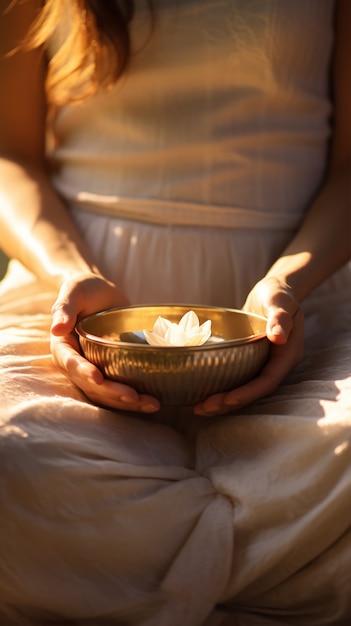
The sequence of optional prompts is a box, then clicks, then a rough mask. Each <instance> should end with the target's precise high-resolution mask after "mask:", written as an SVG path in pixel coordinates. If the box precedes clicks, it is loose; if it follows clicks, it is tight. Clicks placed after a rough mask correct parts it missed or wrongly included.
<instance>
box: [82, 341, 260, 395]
mask: <svg viewBox="0 0 351 626" xmlns="http://www.w3.org/2000/svg"><path fill="white" fill-rule="evenodd" d="M80 342H81V346H82V350H83V352H84V354H85V356H86V358H87V359H88V360H89V361H91V362H92V363H94V364H95V365H97V366H98V367H99V368H100V369H101V371H103V372H104V374H105V375H106V376H107V377H108V378H111V379H113V380H118V381H120V382H123V383H125V384H128V385H130V386H132V387H134V388H135V389H137V390H138V391H139V392H141V393H148V394H150V395H153V396H155V397H157V398H158V399H159V400H160V401H161V403H162V404H164V405H173V406H177V405H178V406H180V405H184V406H185V405H193V404H195V403H197V402H201V401H202V400H204V399H205V398H207V397H208V396H210V395H212V394H214V393H219V392H221V391H229V390H231V389H234V388H235V387H238V386H239V385H242V384H243V383H245V382H246V381H248V380H250V379H251V378H253V377H255V376H256V375H257V374H258V372H259V371H260V370H261V368H262V366H263V364H264V363H265V361H266V359H267V356H268V351H269V342H268V340H267V339H266V338H261V339H258V340H256V341H252V342H249V343H245V344H243V345H237V346H235V348H232V347H228V348H224V347H223V348H220V349H218V348H217V347H216V348H214V349H213V350H204V351H197V352H195V353H191V352H186V351H181V352H176V351H172V350H171V351H169V350H164V351H163V350H161V351H158V352H150V351H145V350H144V351H143V352H141V351H138V350H137V349H135V350H130V349H128V350H127V349H124V348H122V347H119V348H118V349H116V348H115V347H111V346H106V345H103V344H96V343H95V342H91V341H90V340H89V339H86V338H84V337H80Z"/></svg>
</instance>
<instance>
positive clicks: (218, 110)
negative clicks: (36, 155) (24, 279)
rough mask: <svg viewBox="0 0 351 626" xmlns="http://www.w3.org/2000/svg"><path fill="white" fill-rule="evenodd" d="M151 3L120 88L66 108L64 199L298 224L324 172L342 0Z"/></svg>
mask: <svg viewBox="0 0 351 626" xmlns="http://www.w3.org/2000/svg"><path fill="white" fill-rule="evenodd" d="M154 7H155V22H154V24H153V27H152V31H151V32H150V16H149V11H148V8H147V5H146V2H145V0H137V1H136V15H135V17H134V19H133V21H132V24H131V37H132V45H133V54H132V60H131V65H130V67H129V69H128V70H127V72H126V73H125V75H124V76H123V77H122V78H121V80H120V81H119V82H118V84H117V85H116V87H115V88H114V89H113V90H112V91H109V92H105V91H101V92H99V93H98V94H97V95H96V96H94V97H92V98H91V99H90V100H88V101H87V102H85V103H83V104H80V105H72V106H65V107H62V108H61V109H60V110H59V111H58V114H57V116H56V118H55V121H54V135H55V148H54V150H53V151H52V153H51V155H50V160H51V165H52V172H53V182H54V185H55V186H56V188H57V190H58V191H59V192H60V193H61V194H62V196H63V197H64V198H65V199H66V201H67V202H68V204H69V205H71V206H76V205H78V206H80V207H83V208H86V209H87V210H90V211H96V212H98V213H104V214H107V215H108V214H110V215H114V216H119V217H126V218H131V219H137V220H142V221H146V222H150V223H153V222H156V223H160V224H162V223H165V224H182V225H187V224H191V225H201V226H223V227H234V228H251V229H257V228H258V229H273V230H274V229H286V230H290V229H294V228H296V227H297V225H298V223H299V221H300V219H301V217H302V215H303V213H304V211H305V209H306V207H307V206H308V204H309V202H310V201H311V199H312V198H313V196H314V195H315V193H316V191H317V189H318V187H319V186H320V184H321V181H322V179H323V174H324V171H325V167H326V160H327V154H328V140H329V136H330V116H331V102H330V96H329V74H330V61H331V55H332V50H333V17H334V2H333V0H285V1H284V2H281V0H201V1H199V0H156V1H154ZM53 49H54V43H53V44H52V48H51V52H53Z"/></svg>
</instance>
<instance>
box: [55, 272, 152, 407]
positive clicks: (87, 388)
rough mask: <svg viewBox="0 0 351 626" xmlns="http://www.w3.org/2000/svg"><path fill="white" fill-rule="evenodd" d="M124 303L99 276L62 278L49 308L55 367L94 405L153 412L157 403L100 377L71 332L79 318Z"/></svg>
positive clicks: (112, 288)
mask: <svg viewBox="0 0 351 626" xmlns="http://www.w3.org/2000/svg"><path fill="white" fill-rule="evenodd" d="M128 304H129V303H128V299H127V298H126V296H125V295H124V294H123V293H122V292H121V291H120V290H119V289H118V288H117V287H116V285H114V284H113V283H111V282H110V281H108V280H106V279H105V278H103V277H102V276H99V275H95V274H87V275H77V276H73V277H70V278H68V279H66V280H65V281H64V282H63V284H62V286H61V288H60V291H59V294H58V297H57V300H56V302H55V304H54V305H53V307H52V313H53V318H52V325H51V351H52V355H53V359H54V362H55V363H56V365H57V366H58V367H60V368H61V369H62V370H63V371H64V372H65V373H66V374H67V376H68V377H69V378H70V380H71V381H72V382H73V383H74V384H75V385H76V386H77V387H79V389H81V390H82V391H83V392H84V394H85V395H86V396H87V398H88V399H89V400H91V401H92V402H94V403H95V404H98V405H102V406H106V407H109V408H112V409H120V410H124V411H126V410H127V411H137V412H142V413H154V412H155V411H158V410H159V408H160V405H159V402H158V400H157V399H156V398H154V397H152V396H147V395H143V394H139V393H138V392H137V391H136V390H135V389H132V388H131V387H129V386H127V385H124V384H122V383H118V382H115V381H112V380H109V379H107V378H104V376H103V374H102V372H101V371H100V370H99V369H98V368H97V367H96V366H95V365H93V364H92V363H90V362H89V361H87V359H85V358H84V357H83V356H82V354H81V351H80V347H79V341H78V337H77V334H76V332H75V326H76V323H77V321H78V320H79V319H80V318H82V317H85V316H86V315H90V314H93V313H96V312H98V311H102V310H105V309H109V308H113V307H118V306H126V305H128Z"/></svg>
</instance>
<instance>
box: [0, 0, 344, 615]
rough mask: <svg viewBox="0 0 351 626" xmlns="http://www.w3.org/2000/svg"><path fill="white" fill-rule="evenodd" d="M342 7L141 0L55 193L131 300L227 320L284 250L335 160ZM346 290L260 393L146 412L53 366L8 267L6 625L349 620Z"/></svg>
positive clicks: (0, 334)
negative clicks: (331, 152) (335, 56)
mask: <svg viewBox="0 0 351 626" xmlns="http://www.w3.org/2000/svg"><path fill="white" fill-rule="evenodd" d="M144 4H145V3H144V2H142V1H141V0H140V1H139V0H138V2H137V12H136V21H135V22H134V23H133V25H132V40H133V42H136V41H139V36H138V33H139V32H140V29H141V30H142V31H143V32H144V33H147V32H148V29H147V28H146V30H145V24H146V25H147V24H148V22H145V15H146V14H145V12H143V11H144V9H143V5H144ZM141 5H142V6H141ZM333 7H334V2H332V1H330V0H293V1H292V0H291V1H286V2H284V3H282V2H279V1H278V0H260V1H258V0H242V1H241V0H237V1H236V2H233V1H232V0H223V1H221V2H213V1H212V0H203V2H201V3H199V2H192V1H190V2H189V1H188V0H186V1H185V0H179V2H177V3H175V2H173V1H172V2H171V1H170V0H169V1H168V0H165V1H164V2H163V1H162V3H161V2H158V1H156V2H155V9H156V15H157V20H156V24H155V30H154V31H153V33H152V37H151V38H150V39H149V40H148V42H149V43H148V44H147V45H146V43H145V45H143V46H142V47H141V49H140V50H139V52H138V51H134V52H135V54H133V57H132V62H131V66H130V69H129V70H128V74H126V75H125V76H124V77H123V78H122V80H121V82H120V83H119V84H118V85H117V87H116V89H115V90H112V91H111V92H108V93H107V94H105V93H99V94H97V96H96V97H94V98H92V99H91V100H89V101H88V102H86V103H85V104H83V105H79V106H77V107H63V108H62V110H60V111H58V114H57V116H56V118H55V120H54V127H53V134H54V136H55V143H54V146H55V147H54V150H53V152H52V153H51V154H49V157H50V164H51V166H52V174H53V182H54V184H55V186H56V187H57V189H58V191H59V192H60V194H62V196H63V198H64V200H65V201H66V203H67V206H68V207H69V210H70V211H71V213H72V216H73V218H74V219H75V221H76V223H77V225H78V227H79V229H80V230H81V232H82V235H83V237H84V238H85V240H86V241H87V243H88V245H89V247H90V248H91V250H92V254H93V255H94V257H95V259H96V262H97V263H98V265H99V267H100V268H101V269H102V271H103V272H104V273H105V275H106V276H107V277H108V278H109V279H111V280H113V281H114V282H116V284H118V285H119V286H120V287H121V288H122V289H123V290H124V291H125V292H126V294H127V295H128V297H129V298H130V301H131V302H132V303H133V304H139V303H151V302H179V303H191V304H209V305H211V304H212V305H217V306H230V307H235V308H239V307H241V306H242V304H243V302H244V300H245V297H246V295H247V293H248V291H249V290H250V289H251V287H252V286H253V285H254V284H255V282H256V281H257V280H259V279H260V278H261V277H262V276H263V275H264V273H265V271H266V270H267V268H268V267H269V266H270V264H271V263H272V262H273V261H274V260H275V259H276V258H277V256H279V254H280V252H281V251H282V250H283V249H284V246H285V245H286V243H287V242H288V241H289V240H290V239H291V237H292V236H293V233H294V232H295V230H296V228H297V227H298V225H299V223H300V220H301V217H302V215H303V213H304V211H305V208H306V206H307V205H308V203H309V201H310V200H311V198H312V197H313V196H314V194H315V193H316V191H317V189H318V188H319V187H320V185H321V183H322V180H323V175H324V171H325V166H326V155H327V151H328V142H329V138H330V114H331V103H330V100H329V95H328V94H329V91H328V86H329V84H328V80H329V68H330V64H329V62H330V54H331V50H332V45H333ZM143 29H144V30H143ZM143 41H144V40H143ZM297 42H298V43H297ZM53 47H54V43H53ZM170 68H172V69H171V70H170ZM336 245H337V242H336ZM350 294H351V274H350V268H348V267H345V268H344V269H343V270H342V271H340V272H338V273H337V274H336V275H335V276H334V277H332V278H331V279H330V280H328V281H327V282H326V283H325V284H323V285H322V286H321V287H319V288H318V289H317V290H316V291H315V293H314V294H312V295H311V296H310V297H309V298H308V299H307V300H306V302H305V303H304V309H305V312H306V352H305V356H304V360H303V362H302V363H301V364H300V365H299V366H298V367H297V368H296V369H295V371H294V372H292V373H291V375H290V376H289V377H288V378H287V379H286V380H285V381H284V382H283V383H282V384H281V385H280V387H279V389H278V390H277V391H276V392H275V393H274V394H273V395H272V396H270V397H269V398H264V399H262V400H260V401H258V402H255V403H254V404H252V405H251V406H249V407H247V408H245V409H241V410H238V411H237V412H233V413H232V414H231V415H228V416H225V417H212V418H207V419H205V418H199V417H196V418H195V417H194V416H193V415H192V412H191V409H189V408H184V409H165V408H162V409H161V411H160V412H159V413H158V414H157V415H155V416H145V415H143V416H140V415H137V414H128V413H123V412H121V411H113V410H109V409H106V408H103V407H98V406H95V405H93V404H92V403H91V402H89V401H88V400H87V398H86V397H84V395H83V394H82V393H81V392H80V391H79V390H78V389H77V388H76V387H75V386H74V385H73V384H72V383H71V382H70V381H69V380H68V378H67V377H66V376H65V374H64V373H63V372H61V371H59V370H58V369H57V368H56V367H55V366H54V364H53V362H52V358H51V355H50V350H49V326H50V307H51V305H52V304H53V302H54V300H55V298H56V295H57V294H56V293H51V292H49V291H48V290H47V288H46V287H45V286H44V285H41V284H39V283H38V282H37V281H36V280H35V279H34V277H33V276H32V275H31V274H30V273H28V272H26V271H25V270H24V269H23V268H22V267H21V266H20V265H19V264H18V263H15V262H11V264H10V267H9V272H8V274H7V276H6V277H5V279H4V280H3V281H2V283H0V370H1V371H0V407H1V408H0V625H1V626H13V625H15V626H17V625H20V626H21V625H26V626H44V625H45V626H46V625H47V624H50V625H53V624H55V625H56V626H58V625H60V626H61V625H64V626H69V625H72V624H74V625H75V626H105V625H106V626H109V625H110V626H112V625H113V626H120V625H127V626H287V625H291V626H341V625H342V626H349V625H350V623H351V599H350V598H351V593H350V591H351V507H350V500H351V302H350Z"/></svg>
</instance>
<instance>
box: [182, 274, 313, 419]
mask: <svg viewBox="0 0 351 626" xmlns="http://www.w3.org/2000/svg"><path fill="white" fill-rule="evenodd" d="M243 310H245V311H250V312H252V313H257V314H259V315H263V316H264V317H266V318H267V327H266V332H267V337H268V339H269V341H270V342H271V349H270V355H269V359H268V361H267V363H266V365H265V366H264V367H263V369H262V370H261V372H260V374H259V375H258V376H257V377H256V378H254V379H252V380H250V381H249V382H247V383H246V384H244V385H242V386H241V387H238V388H236V389H233V390H232V391H228V392H225V393H218V394H216V395H213V396H210V397H209V398H207V399H206V400H205V401H204V402H202V403H201V404H198V405H197V406H196V407H195V409H194V412H195V413H196V414H197V415H209V416H210V415H223V414H225V413H228V412H230V411H233V410H236V409H239V408H241V407H243V406H245V405H248V404H251V402H254V400H257V399H259V398H262V397H264V396H268V395H270V394H271V393H273V392H274V391H275V390H276V389H277V387H278V386H279V384H280V383H281V382H282V381H283V379H284V378H285V377H286V376H287V375H288V374H289V372H290V371H291V370H292V369H293V368H294V367H295V366H296V365H297V364H298V363H299V362H300V361H301V360H302V357H303V345H304V319H303V313H302V311H301V309H300V306H299V303H298V302H297V300H296V299H295V297H294V295H293V293H292V291H291V289H290V288H289V287H288V286H287V285H285V284H283V283H281V282H280V281H279V280H278V279H277V278H274V277H266V278H263V279H262V280H261V281H259V282H258V283H257V284H256V285H255V287H254V288H253V289H252V290H251V292H250V293H249V295H248V297H247V300H246V302H245V304H244V306H243Z"/></svg>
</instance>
